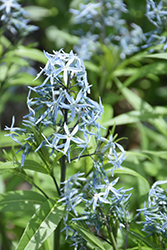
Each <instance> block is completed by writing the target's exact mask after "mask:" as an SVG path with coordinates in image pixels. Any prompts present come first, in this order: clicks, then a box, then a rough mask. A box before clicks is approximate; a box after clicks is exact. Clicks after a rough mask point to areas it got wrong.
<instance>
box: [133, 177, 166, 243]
mask: <svg viewBox="0 0 167 250" xmlns="http://www.w3.org/2000/svg"><path fill="white" fill-rule="evenodd" d="M165 183H167V181H156V182H155V183H154V184H153V186H152V188H151V189H150V192H149V197H148V205H147V206H146V204H145V207H144V208H143V209H138V211H140V212H143V215H144V218H145V221H143V222H140V223H142V224H143V225H144V228H143V231H145V232H146V233H147V234H148V235H149V236H150V235H156V234H157V235H160V236H162V242H161V243H162V245H163V246H164V247H165V245H166V244H167V190H166V191H165V190H164V189H162V188H161V187H159V185H162V184H165ZM164 244H165V245H164Z"/></svg>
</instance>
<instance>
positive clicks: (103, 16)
mask: <svg viewBox="0 0 167 250" xmlns="http://www.w3.org/2000/svg"><path fill="white" fill-rule="evenodd" d="M84 2H85V4H80V6H79V10H76V9H70V12H71V13H72V14H73V15H74V16H75V17H74V22H75V23H76V24H80V29H79V30H78V35H79V36H80V37H81V40H80V42H79V44H78V45H77V46H75V47H74V49H75V50H76V52H77V53H78V55H79V56H80V58H82V59H83V60H89V59H90V58H91V56H92V52H93V51H94V50H95V49H96V50H99V47H100V43H99V42H102V43H103V44H107V45H111V44H113V45H114V46H116V47H117V48H118V49H119V50H120V57H121V58H122V59H124V58H125V57H126V56H127V55H131V54H133V53H135V52H137V51H139V50H140V49H141V48H148V47H151V46H153V45H156V44H164V47H163V49H164V50H165V49H166V48H167V41H166V36H165V35H163V32H164V31H165V29H166V25H167V7H166V6H165V1H163V0H161V1H159V3H155V2H154V1H153V0H147V4H146V16H147V18H148V20H149V21H150V22H151V23H152V24H153V25H154V26H155V27H156V28H155V29H154V30H152V31H150V32H147V33H143V30H142V28H141V27H140V26H138V25H137V24H135V23H132V24H131V25H130V29H129V25H127V22H126V20H125V19H122V14H123V13H125V14H126V13H128V10H127V8H126V5H125V4H124V3H123V0H119V1H118V0H110V1H106V0H103V1H100V2H99V1H95V2H93V3H91V2H90V1H87V0H84ZM87 26H89V31H88V32H87V33H86V32H85V30H87ZM81 28H82V29H81ZM75 33H77V32H76V31H75ZM87 38H89V40H88V39H87ZM83 44H84V45H83ZM93 44H94V46H93ZM85 55H87V56H85Z"/></svg>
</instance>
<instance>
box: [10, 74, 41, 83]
mask: <svg viewBox="0 0 167 250" xmlns="http://www.w3.org/2000/svg"><path fill="white" fill-rule="evenodd" d="M34 79H35V77H34V76H32V75H30V74H28V73H25V72H24V73H17V75H14V76H12V77H10V78H9V79H8V81H7V84H8V85H10V86H12V85H14V86H15V85H23V84H24V85H38V84H40V83H41V82H40V80H38V79H37V80H36V81H34Z"/></svg>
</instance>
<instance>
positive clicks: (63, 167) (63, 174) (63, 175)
mask: <svg viewBox="0 0 167 250" xmlns="http://www.w3.org/2000/svg"><path fill="white" fill-rule="evenodd" d="M60 164H61V183H60V189H61V188H62V187H63V186H64V184H63V182H64V181H65V178H66V155H63V156H62V157H61V159H60Z"/></svg>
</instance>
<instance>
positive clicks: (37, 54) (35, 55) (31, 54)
mask: <svg viewBox="0 0 167 250" xmlns="http://www.w3.org/2000/svg"><path fill="white" fill-rule="evenodd" d="M15 54H16V55H17V56H22V57H25V58H29V59H32V60H35V61H38V62H41V63H44V64H45V63H46V61H47V59H46V57H45V55H44V54H43V52H42V51H40V50H38V49H34V48H27V47H25V46H22V45H20V46H19V47H18V49H16V50H15Z"/></svg>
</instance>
